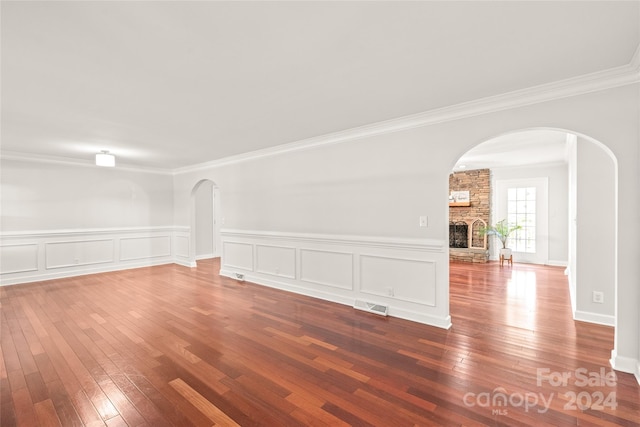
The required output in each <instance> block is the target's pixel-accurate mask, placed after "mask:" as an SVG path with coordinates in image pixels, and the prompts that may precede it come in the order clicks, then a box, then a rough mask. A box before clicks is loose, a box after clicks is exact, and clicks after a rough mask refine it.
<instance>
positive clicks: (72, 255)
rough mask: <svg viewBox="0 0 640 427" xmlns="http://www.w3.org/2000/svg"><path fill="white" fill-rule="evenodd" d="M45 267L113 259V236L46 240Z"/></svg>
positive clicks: (80, 264)
mask: <svg viewBox="0 0 640 427" xmlns="http://www.w3.org/2000/svg"><path fill="white" fill-rule="evenodd" d="M44 248H45V249H44V256H45V268H46V269H47V270H50V269H53V268H66V267H73V266H76V265H78V266H83V265H92V264H104V263H108V262H113V260H114V254H113V251H114V243H113V238H110V239H99V240H76V241H67V242H46V243H45V244H44Z"/></svg>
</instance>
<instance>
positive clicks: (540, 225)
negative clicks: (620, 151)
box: [449, 128, 620, 326]
mask: <svg viewBox="0 0 640 427" xmlns="http://www.w3.org/2000/svg"><path fill="white" fill-rule="evenodd" d="M480 169H483V170H488V171H489V175H490V178H489V188H490V192H491V194H490V195H489V196H487V197H488V200H489V203H490V206H489V212H490V213H489V218H490V219H489V223H490V224H492V225H495V224H496V223H497V222H498V221H500V220H506V221H507V224H509V225H512V226H513V225H522V226H523V227H522V228H523V229H525V230H524V231H523V230H522V229H520V230H517V231H516V232H515V235H512V241H511V245H512V246H514V248H513V249H514V256H513V261H514V262H516V263H518V262H519V263H534V264H544V265H551V266H564V267H566V270H565V274H566V275H567V283H568V287H569V292H570V301H571V312H572V313H573V319H575V320H581V321H587V322H592V323H597V324H603V325H607V326H615V325H616V319H617V264H618V260H617V258H618V254H617V245H618V233H619V229H620V228H619V224H618V162H617V159H616V157H615V155H614V154H613V153H612V151H611V150H610V149H609V148H608V147H607V146H605V145H604V144H602V143H601V142H599V141H597V140H595V139H593V138H590V137H588V136H586V135H582V134H579V133H575V132H572V131H570V130H564V129H551V128H536V129H523V130H519V131H514V132H509V133H506V134H503V135H499V136H497V137H494V138H491V139H489V140H487V141H485V142H483V143H481V144H478V145H477V146H475V147H474V148H472V149H470V150H469V151H468V152H467V153H465V154H464V155H462V156H461V157H460V159H459V160H458V161H457V162H456V164H455V166H454V167H453V168H452V171H453V173H454V174H455V175H458V174H459V176H458V177H457V180H455V181H453V182H457V183H460V182H463V181H464V179H463V178H462V174H464V173H465V171H467V174H468V172H469V171H474V170H480ZM451 182H452V181H451V180H450V187H451ZM460 191H467V190H465V189H463V188H450V208H449V209H450V221H451V222H450V223H452V222H454V220H455V221H458V222H459V221H464V218H460V216H459V215H458V216H457V217H456V216H455V215H454V214H453V212H460V210H462V209H465V208H464V207H454V206H456V204H455V201H454V203H451V197H452V196H451V195H452V193H453V196H454V197H455V196H457V193H456V192H460ZM509 192H510V194H511V196H512V199H509V197H511V196H509V194H508V193H509ZM519 192H520V193H519ZM520 195H521V196H522V197H520ZM462 197H463V198H464V197H466V194H462ZM518 197H520V199H519V198H518ZM535 197H538V199H537V200H534V202H531V200H530V199H528V198H535ZM521 199H522V200H521ZM531 203H533V204H534V206H533V208H531V207H530V206H529V205H530V204H531ZM471 204H472V205H473V202H471ZM519 210H520V211H519ZM474 216H478V215H477V212H474V211H471V214H470V220H472V219H473V217H474ZM528 216H530V217H529V218H528ZM452 218H453V219H452ZM520 220H521V221H523V223H522V224H516V223H517V222H518V221H520ZM527 228H528V230H527ZM513 240H517V242H515V241H513ZM497 246H500V242H499V241H497V240H496V239H493V238H491V239H489V251H488V252H487V253H486V258H487V260H489V261H491V260H493V261H495V260H497V259H498V251H497V250H496V247H497ZM461 250H462V249H451V250H450V253H451V254H452V256H453V254H455V253H456V252H459V251H461ZM468 251H469V252H470V251H472V249H469V250H468ZM536 253H537V255H540V254H542V255H540V256H538V257H536V256H534V255H536ZM476 261H477V259H476ZM454 322H455V319H454Z"/></svg>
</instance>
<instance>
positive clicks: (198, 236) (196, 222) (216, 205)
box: [189, 179, 220, 266]
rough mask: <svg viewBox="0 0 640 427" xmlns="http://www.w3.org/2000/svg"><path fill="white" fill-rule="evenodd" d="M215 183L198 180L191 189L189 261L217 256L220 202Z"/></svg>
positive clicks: (194, 263)
mask: <svg viewBox="0 0 640 427" xmlns="http://www.w3.org/2000/svg"><path fill="white" fill-rule="evenodd" d="M219 198H220V197H219V190H218V187H217V185H216V184H215V183H214V182H213V181H211V180H209V179H203V180H200V181H198V182H197V183H196V184H195V185H194V187H193V189H192V190H191V201H190V203H191V208H190V211H191V215H190V239H189V245H190V248H189V258H190V259H189V261H190V264H191V265H192V266H195V265H196V261H197V260H199V259H206V258H214V257H218V256H219V248H220V227H219V224H220V220H219V216H220V202H219Z"/></svg>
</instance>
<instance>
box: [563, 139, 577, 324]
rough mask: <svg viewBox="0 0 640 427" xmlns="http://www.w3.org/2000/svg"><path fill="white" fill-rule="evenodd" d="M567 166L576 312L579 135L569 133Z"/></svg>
mask: <svg viewBox="0 0 640 427" xmlns="http://www.w3.org/2000/svg"><path fill="white" fill-rule="evenodd" d="M567 166H568V172H569V223H568V227H569V262H568V266H567V270H566V271H565V272H566V274H567V278H568V280H569V292H570V294H571V312H572V313H574V314H575V312H576V293H577V291H576V271H577V266H576V263H577V260H576V257H577V252H578V245H577V240H578V239H577V234H578V230H577V226H576V224H577V216H578V136H577V135H574V134H569V135H567Z"/></svg>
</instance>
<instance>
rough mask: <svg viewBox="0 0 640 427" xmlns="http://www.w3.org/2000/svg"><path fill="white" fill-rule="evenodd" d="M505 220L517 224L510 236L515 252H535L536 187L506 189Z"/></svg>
mask: <svg viewBox="0 0 640 427" xmlns="http://www.w3.org/2000/svg"><path fill="white" fill-rule="evenodd" d="M507 222H508V223H509V225H510V226H514V225H519V226H520V227H522V228H521V229H520V230H516V232H515V233H514V234H513V235H512V236H511V239H510V247H511V248H512V249H513V250H514V251H515V252H528V253H535V252H536V187H512V188H508V189H507Z"/></svg>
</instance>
